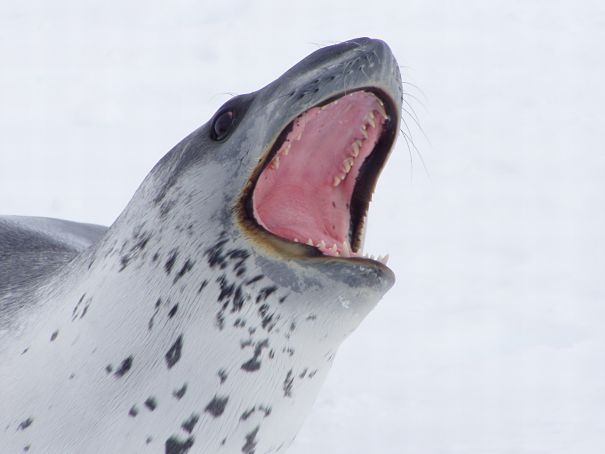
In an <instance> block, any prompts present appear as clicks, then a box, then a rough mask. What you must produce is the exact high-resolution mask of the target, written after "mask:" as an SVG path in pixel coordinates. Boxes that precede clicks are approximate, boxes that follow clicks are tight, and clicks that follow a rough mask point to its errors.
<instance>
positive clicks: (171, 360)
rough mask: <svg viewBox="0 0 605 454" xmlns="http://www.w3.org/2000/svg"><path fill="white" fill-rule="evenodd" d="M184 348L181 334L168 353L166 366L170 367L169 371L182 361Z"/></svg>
mask: <svg viewBox="0 0 605 454" xmlns="http://www.w3.org/2000/svg"><path fill="white" fill-rule="evenodd" d="M182 348H183V335H182V334H181V335H180V336H179V337H177V339H176V341H174V344H172V347H170V350H168V352H167V353H166V364H167V365H168V369H171V368H172V366H174V365H175V364H176V363H178V361H179V359H181V349H182Z"/></svg>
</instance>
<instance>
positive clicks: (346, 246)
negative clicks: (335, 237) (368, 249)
mask: <svg viewBox="0 0 605 454" xmlns="http://www.w3.org/2000/svg"><path fill="white" fill-rule="evenodd" d="M342 255H343V256H344V257H350V256H351V246H349V242H348V241H343V242H342Z"/></svg>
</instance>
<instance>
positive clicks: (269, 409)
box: [258, 405, 273, 418]
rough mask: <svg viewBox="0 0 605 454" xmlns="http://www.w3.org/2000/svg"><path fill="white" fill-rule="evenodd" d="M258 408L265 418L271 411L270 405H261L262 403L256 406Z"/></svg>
mask: <svg viewBox="0 0 605 454" xmlns="http://www.w3.org/2000/svg"><path fill="white" fill-rule="evenodd" d="M258 409H259V410H260V411H262V412H263V413H264V414H265V418H266V417H268V416H269V415H270V414H271V412H272V411H273V409H272V408H271V407H263V406H262V405H261V406H260V407H258Z"/></svg>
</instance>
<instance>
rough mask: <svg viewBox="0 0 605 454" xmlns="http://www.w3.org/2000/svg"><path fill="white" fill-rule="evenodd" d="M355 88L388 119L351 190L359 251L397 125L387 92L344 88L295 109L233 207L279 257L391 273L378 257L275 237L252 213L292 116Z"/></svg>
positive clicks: (250, 230) (249, 229)
mask: <svg viewBox="0 0 605 454" xmlns="http://www.w3.org/2000/svg"><path fill="white" fill-rule="evenodd" d="M358 91H363V92H368V93H371V94H373V95H374V96H376V97H377V98H378V99H379V100H380V101H381V102H382V103H383V104H384V108H385V111H386V113H387V119H386V121H385V122H384V125H383V129H382V133H381V135H380V137H379V139H378V142H377V143H376V145H375V146H374V149H373V150H372V152H371V154H370V155H369V157H368V158H367V159H366V162H364V164H363V166H362V168H361V170H360V174H359V177H358V179H357V181H356V183H355V188H354V190H353V199H355V200H361V202H359V203H357V204H356V205H355V206H353V204H352V206H351V209H350V214H351V226H350V228H351V231H352V243H351V244H352V246H353V250H358V249H359V247H360V245H361V241H362V237H363V233H364V230H365V223H366V222H365V221H366V218H367V213H368V207H369V202H370V199H371V195H372V193H373V191H374V189H375V186H376V183H377V181H378V178H379V176H380V172H381V171H382V169H383V168H384V166H385V163H386V161H387V159H388V156H389V155H390V153H391V151H392V149H393V147H394V144H395V139H396V137H397V130H398V129H397V128H398V124H399V111H398V110H397V109H396V108H395V105H396V104H395V102H394V101H393V100H392V98H391V96H390V95H389V94H388V93H386V92H385V91H384V90H382V89H380V88H378V87H375V86H369V87H359V88H355V89H351V90H344V91H342V92H339V93H337V94H334V95H332V96H329V97H326V98H325V99H323V100H322V101H320V102H318V103H316V104H313V105H311V106H309V107H307V108H306V109H305V110H303V111H300V112H298V113H297V114H296V115H294V116H293V117H292V118H290V119H289V120H288V122H287V123H285V126H284V127H283V128H282V129H281V130H280V132H279V133H278V134H277V135H276V137H275V139H274V140H273V142H272V143H270V144H269V145H268V146H267V147H266V148H265V151H264V152H263V153H262V154H261V158H260V159H259V161H258V164H257V165H256V166H255V168H254V170H253V171H252V173H251V175H250V177H249V178H248V180H247V182H246V184H245V186H244V189H243V191H242V195H241V197H240V199H239V203H238V205H237V206H236V211H237V213H238V218H239V220H240V223H241V224H242V225H243V227H244V228H245V230H246V231H247V232H248V233H249V234H250V236H252V237H253V238H255V239H256V240H257V241H258V242H259V243H260V244H261V245H263V246H266V247H267V248H268V249H269V251H270V252H271V253H275V254H277V255H279V256H281V257H283V256H286V257H287V258H289V259H299V260H300V259H307V260H313V261H315V260H321V261H322V262H325V261H334V262H338V263H341V264H342V263H347V264H350V265H357V266H359V265H363V266H370V267H372V268H378V270H379V271H380V272H381V274H384V275H386V276H389V275H390V276H393V272H392V270H391V269H390V268H389V267H388V266H387V265H385V264H383V263H382V262H380V261H378V260H374V259H371V258H367V257H362V256H356V257H339V256H330V255H325V254H323V253H322V252H321V251H320V250H319V249H317V248H316V247H314V246H309V245H306V244H302V243H297V242H293V241H290V240H287V239H284V238H282V237H280V236H277V235H275V234H273V233H271V232H270V231H268V230H266V229H265V228H264V227H263V226H261V225H260V224H259V222H258V221H257V220H256V218H255V216H254V214H253V213H254V212H253V203H252V196H253V192H254V189H255V186H256V184H257V182H258V179H259V177H260V175H261V172H262V171H263V169H264V168H265V167H266V166H267V165H269V163H270V162H271V160H272V158H273V157H274V156H275V154H276V153H277V151H278V150H279V148H280V147H281V145H282V144H283V142H284V140H285V139H286V137H287V135H288V133H289V132H290V131H291V130H292V127H293V124H294V121H295V119H296V118H298V117H299V116H300V115H302V114H304V113H305V112H307V111H309V110H311V109H313V108H316V107H322V106H324V105H327V104H330V103H331V102H333V101H336V100H338V99H339V98H342V97H344V96H346V95H349V94H351V93H354V92H358Z"/></svg>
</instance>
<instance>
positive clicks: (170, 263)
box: [164, 249, 179, 274]
mask: <svg viewBox="0 0 605 454" xmlns="http://www.w3.org/2000/svg"><path fill="white" fill-rule="evenodd" d="M178 255H179V253H178V251H177V250H176V249H173V250H172V251H171V252H170V257H168V260H166V263H164V270H165V271H166V274H170V272H171V271H172V267H173V266H174V262H176V258H177V256H178Z"/></svg>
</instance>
